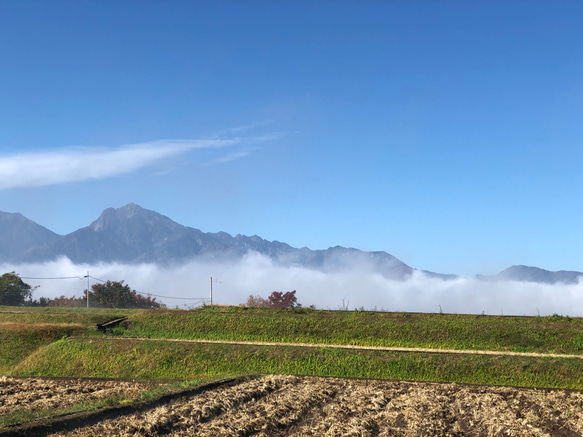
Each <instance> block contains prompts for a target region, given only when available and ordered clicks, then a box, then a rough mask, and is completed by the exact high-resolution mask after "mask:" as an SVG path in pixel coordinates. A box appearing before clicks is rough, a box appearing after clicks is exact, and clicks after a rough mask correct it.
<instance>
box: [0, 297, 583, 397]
mask: <svg viewBox="0 0 583 437" xmlns="http://www.w3.org/2000/svg"><path fill="white" fill-rule="evenodd" d="M121 316H125V317H128V321H127V322H125V323H124V325H123V326H120V327H117V328H114V330H113V333H110V334H106V335H104V334H102V333H100V332H98V331H97V329H96V327H95V325H96V323H103V322H105V321H107V320H112V319H115V318H119V317H121ZM582 332H583V321H582V319H580V318H569V317H561V316H553V317H509V316H504V317H503V316H481V315H478V316H476V315H451V314H443V315H442V314H410V313H384V312H378V313H377V312H362V311H352V312H348V311H318V310H303V309H302V310H291V311H282V310H267V309H244V308H239V307H227V308H225V307H203V308H201V309H197V310H193V311H182V310H93V309H91V310H87V309H76V310H63V309H52V308H49V309H37V308H35V309H22V308H18V309H15V308H6V307H4V308H0V340H1V341H0V353H1V354H0V357H1V358H0V374H4V375H22V376H24V375H31V376H33V375H39V376H40V375H42V376H79V377H81V376H97V377H116V378H144V379H148V378H177V379H192V378H206V377H215V376H224V375H240V374H246V373H288V374H301V375H322V376H342V377H363V378H388V379H406V380H419V381H448V382H460V383H462V382H463V383H479V384H501V385H517V386H528V387H560V388H577V389H583V378H582V375H583V359H581V358H579V357H577V356H575V355H578V354H581V352H582V350H583V334H582ZM112 335H114V336H116V337H117V338H113V337H112ZM69 337H73V338H69ZM131 337H141V338H149V340H144V341H142V340H135V339H132V338H131ZM156 339H208V340H232V341H268V342H282V343H283V342H285V343H312V344H328V345H334V344H343V345H363V346H400V347H422V348H434V349H437V348H444V349H458V350H460V349H471V350H492V351H517V352H539V353H562V354H573V355H574V356H573V358H549V357H542V358H536V357H517V356H490V355H460V354H433V353H426V352H389V351H371V350H347V349H338V348H333V347H318V348H305V347H299V346H284V345H281V346H252V345H227V344H193V343H186V342H165V341H162V340H156Z"/></svg>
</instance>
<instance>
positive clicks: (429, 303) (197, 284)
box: [0, 253, 583, 317]
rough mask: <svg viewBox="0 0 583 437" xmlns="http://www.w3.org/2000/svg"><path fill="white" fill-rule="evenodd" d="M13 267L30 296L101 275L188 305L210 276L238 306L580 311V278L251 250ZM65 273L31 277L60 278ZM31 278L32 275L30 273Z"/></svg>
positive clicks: (77, 288)
mask: <svg viewBox="0 0 583 437" xmlns="http://www.w3.org/2000/svg"><path fill="white" fill-rule="evenodd" d="M11 271H15V272H16V273H18V274H19V275H20V276H21V277H23V278H26V279H24V281H25V282H26V283H28V284H30V285H32V286H39V287H38V288H37V289H35V291H34V293H33V298H34V299H38V298H39V297H41V296H44V297H49V298H54V297H58V296H61V295H64V296H66V297H72V296H77V297H80V296H82V295H83V291H84V290H85V289H86V288H87V278H86V277H85V276H86V275H87V272H89V275H90V285H92V284H95V283H96V282H98V279H99V280H112V281H122V280H123V281H125V283H126V284H128V285H129V286H130V287H131V288H132V289H135V290H136V291H137V292H139V293H141V294H143V295H148V294H151V295H157V296H165V297H156V299H157V300H158V301H161V302H163V303H165V304H166V305H167V306H168V307H169V308H176V307H178V308H193V307H196V306H198V305H200V304H202V303H204V302H205V299H206V302H208V299H209V297H210V278H211V277H212V278H213V302H214V303H218V304H227V305H238V304H243V303H245V302H246V301H247V298H248V297H249V295H260V296H262V297H267V296H268V295H269V294H270V293H271V292H272V291H284V292H285V291H291V290H296V291H297V293H296V296H297V298H298V302H299V303H301V304H302V305H303V306H310V305H314V306H315V307H316V308H318V309H331V310H337V309H341V308H347V309H350V310H354V309H356V308H359V309H360V308H364V309H367V310H372V309H377V310H384V311H405V312H431V313H438V312H440V311H442V312H444V313H458V314H481V313H485V314H493V315H500V314H503V315H530V316H532V315H538V314H540V315H551V314H562V315H570V316H579V317H580V316H583V282H580V283H578V284H553V285H549V284H539V283H532V282H516V281H482V280H478V279H476V278H468V277H466V278H464V277H460V278H458V279H456V280H449V281H445V280H442V279H436V278H430V277H428V276H426V275H424V274H423V273H422V272H415V273H414V274H413V275H412V277H411V278H410V279H408V280H407V281H395V280H390V279H387V278H384V277H383V276H381V275H379V274H376V273H373V272H372V271H371V270H370V269H369V268H366V266H355V267H354V268H353V269H348V270H344V271H342V272H327V273H325V272H320V271H316V270H310V269H307V268H303V267H299V266H298V267H289V266H286V267H284V266H280V265H277V264H275V263H273V262H272V261H271V260H270V259H269V258H267V257H265V256H263V255H260V254H257V253H249V254H248V255H247V256H245V257H244V258H243V259H242V260H241V261H238V262H234V263H212V262H191V263H187V264H183V265H180V266H175V267H160V266H157V265H154V264H137V265H133V264H115V263H112V264H95V265H87V264H73V263H71V261H70V260H68V259H67V258H61V259H59V260H57V261H53V262H48V263H43V264H22V265H11V264H4V265H0V273H1V272H11ZM62 277H73V278H71V279H32V278H62ZM29 278H30V279H29Z"/></svg>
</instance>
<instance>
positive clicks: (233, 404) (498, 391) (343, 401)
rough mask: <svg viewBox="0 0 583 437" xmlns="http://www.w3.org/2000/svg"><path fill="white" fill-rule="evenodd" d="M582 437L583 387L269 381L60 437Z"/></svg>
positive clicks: (290, 378) (288, 378) (293, 378)
mask: <svg viewBox="0 0 583 437" xmlns="http://www.w3.org/2000/svg"><path fill="white" fill-rule="evenodd" d="M162 434H165V435H171V436H190V435H196V436H234V435H236V436H250V435H255V436H262V437H266V436H290V435H296V436H461V435H464V436H465V435H469V436H499V435H509V436H580V435H582V434H583V394H582V393H581V392H575V391H571V392H569V391H563V390H553V391H549V390H536V389H517V388H510V387H488V386H460V385H456V384H428V383H413V382H394V381H372V380H369V381H367V380H350V379H334V378H314V377H296V376H269V377H265V378H263V379H261V380H252V381H249V382H245V383H243V384H240V385H238V386H234V387H229V388H223V389H218V390H213V391H209V392H204V393H202V394H199V395H196V396H189V397H184V398H181V399H178V400H175V401H172V402H169V403H167V404H165V405H162V406H159V407H156V408H153V409H151V410H148V411H145V412H142V413H135V414H130V415H127V416H123V417H119V418H117V419H112V420H105V421H102V422H100V423H99V424H97V425H94V426H91V427H86V428H80V429H77V430H76V431H73V432H68V433H61V434H55V435H67V436H89V435H122V436H130V435H131V436H156V435H162Z"/></svg>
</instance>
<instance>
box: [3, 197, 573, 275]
mask: <svg viewBox="0 0 583 437" xmlns="http://www.w3.org/2000/svg"><path fill="white" fill-rule="evenodd" d="M249 251H254V252H257V253H260V254H262V255H264V256H267V257H269V258H270V259H272V260H273V261H274V262H275V263H277V264H280V265H283V266H293V265H295V266H301V267H306V268H310V269H314V270H319V271H341V270H346V269H350V268H354V267H358V268H361V269H367V270H368V271H370V272H374V273H379V274H382V275H383V276H384V277H386V278H390V279H395V280H405V279H407V278H409V277H410V276H411V275H412V274H413V273H414V272H415V271H417V269H414V268H412V267H410V266H408V265H407V264H405V263H404V262H402V261H401V260H399V259H397V258H396V257H394V256H392V255H390V254H388V253H387V252H382V251H376V252H364V251H361V250H358V249H354V248H346V247H342V246H335V247H330V248H328V249H325V250H311V249H309V248H307V247H303V248H294V247H292V246H290V245H288V244H286V243H282V242H279V241H268V240H264V239H262V238H261V237H259V236H257V235H253V236H250V237H248V236H245V235H241V234H237V235H236V236H234V237H233V236H231V235H230V234H228V233H226V232H217V233H206V232H202V231H200V230H199V229H195V228H191V227H188V226H183V225H181V224H179V223H176V222H174V221H172V220H171V219H170V218H168V217H166V216H164V215H162V214H159V213H157V212H155V211H150V210H147V209H144V208H142V207H140V206H139V205H136V204H135V203H130V204H128V205H125V206H123V207H121V208H117V209H114V208H108V209H106V210H105V211H103V213H102V214H101V215H100V216H99V217H98V218H97V220H95V221H94V222H93V223H91V224H90V225H89V226H87V227H84V228H81V229H78V230H76V231H74V232H72V233H70V234H67V235H58V234H55V233H54V232H51V231H50V230H48V229H46V228H44V227H42V226H40V225H38V224H36V223H34V222H33V221H31V220H28V219H27V218H25V217H24V216H22V215H21V214H18V213H15V214H13V213H5V212H0V262H7V263H13V264H22V263H42V262H47V261H52V260H55V259H58V258H59V257H67V258H69V259H70V260H71V261H72V262H73V263H75V264H81V263H88V264H91V263H98V262H106V263H110V262H122V263H154V264H159V265H172V264H184V263H186V262H188V261H192V260H202V261H236V260H239V259H241V258H242V257H243V256H245V255H246V254H247V253H248V252H249ZM422 272H423V273H425V274H426V275H428V276H430V277H435V278H440V279H444V280H451V279H456V278H458V276H457V275H451V274H441V273H434V272H429V271H422ZM579 276H583V273H581V272H564V271H561V272H548V271H546V270H543V269H538V268H536V267H526V266H513V267H510V268H509V269H507V270H504V271H503V272H501V273H500V274H498V275H494V276H481V277H480V278H481V279H485V280H496V279H506V280H518V281H531V282H544V283H555V282H566V283H575V282H577V281H578V278H579Z"/></svg>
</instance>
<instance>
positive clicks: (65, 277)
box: [19, 276, 85, 279]
mask: <svg viewBox="0 0 583 437" xmlns="http://www.w3.org/2000/svg"><path fill="white" fill-rule="evenodd" d="M19 278H20V279H83V278H85V276H60V277H56V278H34V277H32V276H19Z"/></svg>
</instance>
